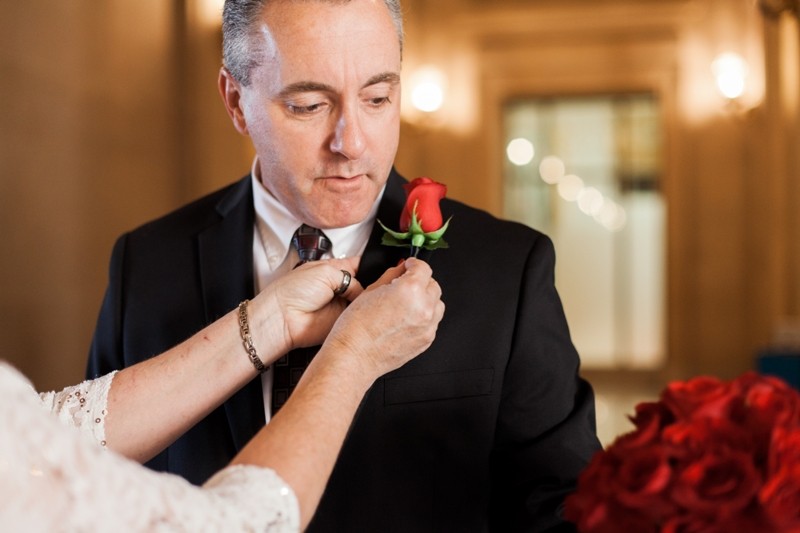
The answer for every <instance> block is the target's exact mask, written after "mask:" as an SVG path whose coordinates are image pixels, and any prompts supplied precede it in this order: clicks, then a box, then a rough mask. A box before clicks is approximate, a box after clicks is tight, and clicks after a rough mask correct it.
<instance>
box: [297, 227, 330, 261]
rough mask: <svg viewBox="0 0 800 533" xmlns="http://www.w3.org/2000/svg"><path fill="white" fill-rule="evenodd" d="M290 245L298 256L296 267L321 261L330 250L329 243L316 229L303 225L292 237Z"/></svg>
mask: <svg viewBox="0 0 800 533" xmlns="http://www.w3.org/2000/svg"><path fill="white" fill-rule="evenodd" d="M292 245H293V246H294V247H295V248H296V249H297V255H299V256H300V262H299V263H297V264H298V265H302V264H303V263H308V262H309V261H316V260H317V259H321V258H322V256H323V255H325V253H326V252H329V251H330V250H331V241H330V240H329V239H328V237H326V236H325V234H324V233H322V231H321V230H318V229H317V228H312V227H311V226H306V225H305V224H303V225H302V226H300V227H299V228H297V231H295V232H294V236H293V237H292Z"/></svg>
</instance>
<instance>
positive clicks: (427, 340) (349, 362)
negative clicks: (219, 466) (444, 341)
mask: <svg viewBox="0 0 800 533" xmlns="http://www.w3.org/2000/svg"><path fill="white" fill-rule="evenodd" d="M440 297H441V289H440V287H439V285H438V284H437V283H436V282H435V281H434V280H433V279H432V278H431V269H430V267H429V266H428V265H427V264H425V263H424V262H422V261H418V260H416V259H409V260H408V261H406V263H405V266H399V267H396V268H394V269H390V270H389V271H387V273H386V274H384V276H383V277H382V278H381V279H380V280H378V282H376V283H375V285H372V286H370V288H369V289H367V290H366V291H365V292H364V293H363V294H362V295H361V296H360V297H359V298H358V299H357V300H355V301H353V302H352V304H351V305H350V307H349V308H348V309H347V310H346V311H345V312H344V313H343V314H342V316H341V317H340V318H339V320H338V321H337V322H336V325H335V326H334V327H333V330H332V331H331V332H330V334H329V335H328V338H327V340H326V341H325V344H324V345H323V346H322V348H321V349H320V351H319V353H318V354H317V355H316V356H315V358H314V359H313V360H312V362H311V364H310V365H309V367H308V368H307V369H306V371H305V373H304V374H303V377H302V378H301V380H300V383H299V384H298V386H297V388H296V389H295V391H294V392H293V393H292V395H291V396H290V398H289V400H288V402H287V403H286V405H284V406H283V407H282V408H281V410H280V411H279V412H278V413H277V415H276V416H275V417H274V418H273V419H272V421H270V423H269V424H268V425H267V426H266V427H264V428H263V429H262V430H261V431H260V432H259V433H258V434H257V435H256V436H255V437H254V438H253V439H252V440H251V441H250V443H248V445H247V446H245V447H244V448H243V449H242V451H241V452H240V453H239V454H238V455H237V456H236V457H235V458H234V460H233V462H232V463H231V464H252V465H258V466H265V467H269V468H272V469H273V470H275V471H276V472H277V473H278V474H279V475H280V476H281V478H283V479H284V480H285V481H286V482H287V483H289V485H290V486H292V488H293V489H294V491H295V494H296V496H297V500H298V503H299V505H300V517H301V528H305V527H306V526H307V525H308V523H309V521H310V520H311V517H312V516H313V514H314V511H315V510H316V508H317V505H318V504H319V500H320V498H321V497H322V493H323V491H324V489H325V485H326V483H327V480H328V478H329V476H330V474H331V471H332V470H333V466H334V463H335V462H336V457H337V456H338V454H339V450H340V448H341V446H342V443H343V442H344V438H345V436H346V434H347V431H348V429H349V427H350V424H351V422H352V419H353V416H354V414H355V412H356V409H357V408H358V405H359V404H360V402H361V399H362V398H363V396H364V394H365V393H366V391H367V390H368V389H369V388H370V387H371V386H372V384H373V382H374V381H375V380H376V379H377V378H378V377H380V376H381V375H383V374H385V373H386V372H388V371H390V370H393V369H395V368H398V367H400V366H402V365H403V364H405V363H406V362H407V361H408V360H410V359H411V358H413V357H415V356H416V355H418V354H420V353H421V352H422V351H424V350H425V349H427V348H428V346H430V344H431V343H432V342H433V339H434V337H435V335H436V329H437V327H438V324H439V321H440V320H441V319H442V316H443V314H444V304H443V303H442V302H441V300H440Z"/></svg>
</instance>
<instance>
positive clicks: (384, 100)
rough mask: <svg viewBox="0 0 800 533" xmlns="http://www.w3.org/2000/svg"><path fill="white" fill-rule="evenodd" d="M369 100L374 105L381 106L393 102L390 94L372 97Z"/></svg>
mask: <svg viewBox="0 0 800 533" xmlns="http://www.w3.org/2000/svg"><path fill="white" fill-rule="evenodd" d="M368 102H369V104H370V105H371V106H373V107H381V106H382V105H385V104H390V103H392V101H391V100H390V99H389V97H388V96H377V97H375V98H370V99H369V100H368Z"/></svg>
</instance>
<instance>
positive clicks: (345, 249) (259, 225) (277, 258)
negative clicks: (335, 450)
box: [250, 156, 385, 422]
mask: <svg viewBox="0 0 800 533" xmlns="http://www.w3.org/2000/svg"><path fill="white" fill-rule="evenodd" d="M250 175H251V178H250V179H252V180H253V202H254V206H255V214H256V216H255V231H254V232H253V273H254V275H255V288H256V292H257V293H258V292H261V291H262V290H263V289H264V287H266V286H267V285H269V283H270V282H272V281H273V280H276V279H278V278H279V277H280V276H282V275H283V274H285V273H287V272H289V271H290V270H291V269H292V267H294V265H296V264H297V262H298V261H299V256H298V255H297V250H295V249H294V248H293V247H292V246H291V241H292V236H293V235H294V232H295V231H297V228H299V227H300V225H301V224H303V223H304V221H303V220H299V219H297V218H296V217H295V216H294V215H293V214H292V213H290V212H289V210H288V209H286V207H284V206H283V205H282V204H281V203H280V202H278V200H277V199H276V198H275V197H274V196H273V195H272V193H270V192H269V191H268V190H267V189H266V188H265V187H264V185H263V184H262V182H261V166H260V165H259V162H258V156H256V158H255V159H254V160H253V168H252V171H251V173H250ZM384 190H385V186H384V189H381V192H380V193H379V194H378V197H377V198H376V199H375V203H374V204H373V206H372V210H371V211H370V213H369V215H368V216H367V218H365V219H364V220H362V221H361V222H359V223H357V224H353V225H351V226H346V227H344V228H334V229H326V230H324V231H325V235H326V236H327V237H328V240H330V241H331V250H330V252H328V253H326V254H325V255H324V256H323V259H329V258H331V257H337V258H343V257H352V256H358V255H361V254H362V253H364V249H365V248H366V247H367V241H368V240H369V236H370V233H372V225H373V222H374V220H375V215H376V214H377V212H378V205H379V204H380V201H381V198H382V197H383V191H384ZM261 385H262V388H263V390H264V415H265V417H266V420H267V422H269V420H270V412H271V406H272V370H271V369H270V371H268V372H264V373H263V374H261Z"/></svg>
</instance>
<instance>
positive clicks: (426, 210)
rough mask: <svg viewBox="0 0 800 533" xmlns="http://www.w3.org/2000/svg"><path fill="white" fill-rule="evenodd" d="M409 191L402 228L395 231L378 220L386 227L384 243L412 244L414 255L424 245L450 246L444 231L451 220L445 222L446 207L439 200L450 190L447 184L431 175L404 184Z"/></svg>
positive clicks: (391, 244)
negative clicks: (444, 209)
mask: <svg viewBox="0 0 800 533" xmlns="http://www.w3.org/2000/svg"><path fill="white" fill-rule="evenodd" d="M403 188H404V189H405V191H406V205H405V206H404V207H403V212H402V213H401V214H400V231H393V230H390V229H389V228H387V227H386V226H384V225H383V223H382V222H381V221H380V220H379V221H378V224H380V225H381V227H382V228H383V229H384V230H385V231H386V233H385V234H384V235H383V240H382V241H381V243H382V244H386V245H388V246H408V247H410V248H411V255H413V256H414V257H416V256H417V254H418V253H419V250H420V248H425V249H426V250H435V249H437V248H447V242H445V240H444V239H442V235H444V232H445V231H447V226H448V224H450V220H449V219H448V220H447V222H445V223H444V224H442V219H443V217H442V211H441V208H440V207H439V201H440V200H441V199H442V198H444V196H445V194H447V186H446V185H444V184H443V183H438V182H436V181H433V180H432V179H430V178H425V177H422V178H417V179H415V180H414V181H412V182H410V183H406V184H405V185H403Z"/></svg>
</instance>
